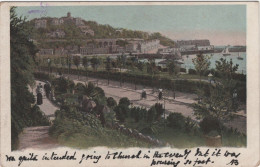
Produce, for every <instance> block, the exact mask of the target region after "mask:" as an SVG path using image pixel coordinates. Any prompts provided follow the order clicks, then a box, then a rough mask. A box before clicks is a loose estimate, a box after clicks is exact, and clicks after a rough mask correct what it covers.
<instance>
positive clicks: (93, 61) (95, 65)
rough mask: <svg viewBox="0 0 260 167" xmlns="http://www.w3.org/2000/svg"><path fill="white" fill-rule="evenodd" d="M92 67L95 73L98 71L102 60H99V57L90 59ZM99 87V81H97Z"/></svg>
mask: <svg viewBox="0 0 260 167" xmlns="http://www.w3.org/2000/svg"><path fill="white" fill-rule="evenodd" d="M90 62H91V66H92V68H93V71H97V68H98V66H99V64H100V59H98V58H97V56H95V57H93V58H91V59H90ZM97 86H98V79H97Z"/></svg>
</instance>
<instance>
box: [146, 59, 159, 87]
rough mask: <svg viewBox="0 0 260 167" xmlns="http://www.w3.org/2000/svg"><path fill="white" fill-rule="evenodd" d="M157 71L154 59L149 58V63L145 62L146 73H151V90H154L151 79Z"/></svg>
mask: <svg viewBox="0 0 260 167" xmlns="http://www.w3.org/2000/svg"><path fill="white" fill-rule="evenodd" d="M157 71H158V69H157V66H156V64H155V61H154V60H151V61H150V62H149V63H147V73H149V74H152V87H153V91H154V84H153V80H154V77H155V74H156V72H157Z"/></svg>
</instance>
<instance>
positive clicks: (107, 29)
mask: <svg viewBox="0 0 260 167" xmlns="http://www.w3.org/2000/svg"><path fill="white" fill-rule="evenodd" d="M41 19H45V20H47V25H46V27H45V28H35V21H36V19H33V20H31V21H29V24H30V25H31V26H32V27H33V31H32V37H31V38H32V39H35V40H36V41H37V42H38V45H40V47H48V46H57V47H59V46H66V45H71V44H76V45H83V44H84V43H85V41H86V40H93V39H101V38H140V39H144V40H148V39H159V40H160V44H161V45H164V46H174V41H173V40H171V39H169V38H167V37H165V36H163V35H161V34H160V33H158V32H156V33H152V34H149V33H148V32H144V31H136V30H129V29H123V28H114V27H112V26H110V25H102V24H98V23H97V22H95V21H85V20H82V22H83V23H84V26H85V27H88V29H90V30H91V31H93V32H94V33H93V35H91V34H84V33H82V31H81V29H80V27H79V26H76V24H75V23H73V22H64V23H63V24H61V25H53V24H52V19H54V18H50V17H45V18H41ZM57 30H58V31H62V32H64V33H65V36H64V37H60V38H56V37H53V38H50V37H49V36H48V35H47V34H50V33H53V32H55V31H57Z"/></svg>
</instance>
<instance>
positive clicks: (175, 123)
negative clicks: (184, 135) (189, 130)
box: [167, 112, 185, 129]
mask: <svg viewBox="0 0 260 167" xmlns="http://www.w3.org/2000/svg"><path fill="white" fill-rule="evenodd" d="M167 122H168V126H169V127H171V128H173V129H183V128H184V127H185V117H184V116H183V115H182V114H181V113H176V112H175V113H170V114H169V116H168V117H167Z"/></svg>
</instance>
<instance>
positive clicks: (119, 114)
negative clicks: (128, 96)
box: [115, 105, 129, 122]
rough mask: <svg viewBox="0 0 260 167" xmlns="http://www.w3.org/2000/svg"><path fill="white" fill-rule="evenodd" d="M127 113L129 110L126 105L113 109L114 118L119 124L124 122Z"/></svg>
mask: <svg viewBox="0 0 260 167" xmlns="http://www.w3.org/2000/svg"><path fill="white" fill-rule="evenodd" d="M128 111H129V108H128V107H127V106H126V105H118V106H116V108H115V112H116V118H117V119H118V120H119V121H120V122H124V121H125V118H126V117H127V115H128Z"/></svg>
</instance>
